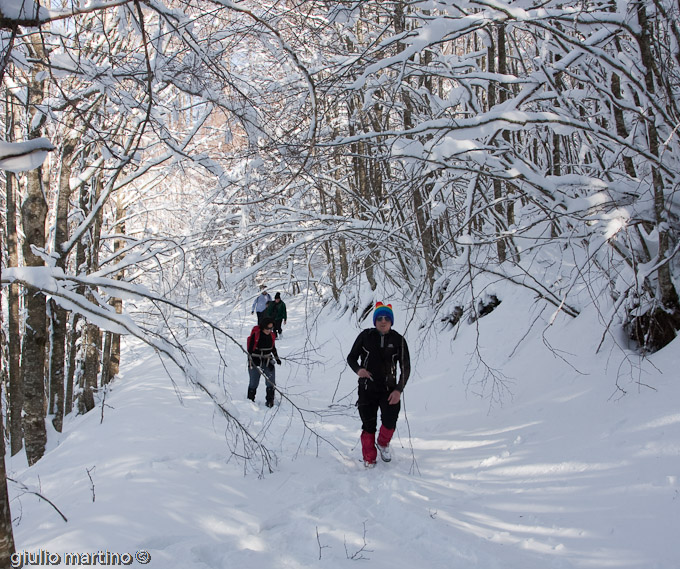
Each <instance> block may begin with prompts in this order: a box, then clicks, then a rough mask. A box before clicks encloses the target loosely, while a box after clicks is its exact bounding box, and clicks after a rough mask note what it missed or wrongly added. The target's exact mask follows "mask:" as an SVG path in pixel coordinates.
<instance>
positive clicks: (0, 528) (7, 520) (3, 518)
mask: <svg viewBox="0 0 680 569" xmlns="http://www.w3.org/2000/svg"><path fill="white" fill-rule="evenodd" d="M0 357H2V356H0ZM4 440H5V436H4V432H3V428H2V409H0V441H3V445H2V453H1V456H0V567H14V566H15V565H12V554H13V553H14V552H15V547H14V533H13V531H12V514H11V511H10V507H9V493H8V492H7V470H6V468H5V445H4Z"/></svg>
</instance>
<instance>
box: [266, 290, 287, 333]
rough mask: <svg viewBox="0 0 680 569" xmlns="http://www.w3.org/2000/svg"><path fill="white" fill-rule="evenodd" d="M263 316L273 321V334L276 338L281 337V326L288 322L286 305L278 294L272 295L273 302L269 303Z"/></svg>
mask: <svg viewBox="0 0 680 569" xmlns="http://www.w3.org/2000/svg"><path fill="white" fill-rule="evenodd" d="M265 316H268V317H269V318H271V319H272V320H274V333H275V334H276V336H277V337H279V336H281V334H282V333H283V329H282V327H281V324H285V323H286V322H287V321H288V313H287V312H286V303H285V302H283V300H281V293H280V292H277V293H276V294H275V295H274V302H270V303H269V306H268V307H267V310H266V311H265Z"/></svg>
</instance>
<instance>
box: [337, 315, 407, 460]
mask: <svg viewBox="0 0 680 569" xmlns="http://www.w3.org/2000/svg"><path fill="white" fill-rule="evenodd" d="M373 324H374V325H375V328H367V329H365V330H363V331H362V332H361V333H360V334H359V336H358V337H357V339H356V340H355V341H354V345H353V346H352V349H351V351H350V352H349V355H348V356H347V363H348V364H349V367H351V368H352V370H353V371H354V373H356V374H357V375H358V376H359V399H358V401H357V408H358V410H359V416H360V417H361V429H362V432H361V450H362V453H363V457H364V466H366V467H367V468H371V467H373V466H375V461H376V458H377V456H378V453H377V452H376V448H375V445H376V442H375V433H376V430H377V426H378V409H380V419H381V422H382V424H381V425H380V432H379V434H378V451H380V458H382V460H384V461H385V462H389V461H390V460H392V456H391V454H390V441H391V440H392V435H393V434H394V430H395V429H396V427H397V418H398V417H399V410H400V409H401V393H402V391H404V387H406V382H407V381H408V378H409V375H410V373H411V360H410V356H409V352H408V345H407V344H406V340H405V339H404V337H403V336H402V335H401V334H399V333H398V332H397V331H395V330H392V325H393V324H394V313H393V312H392V305H391V304H387V305H386V304H383V303H382V302H378V303H377V304H376V306H375V310H374V311H373ZM397 365H398V366H399V368H400V370H401V375H400V377H399V380H397Z"/></svg>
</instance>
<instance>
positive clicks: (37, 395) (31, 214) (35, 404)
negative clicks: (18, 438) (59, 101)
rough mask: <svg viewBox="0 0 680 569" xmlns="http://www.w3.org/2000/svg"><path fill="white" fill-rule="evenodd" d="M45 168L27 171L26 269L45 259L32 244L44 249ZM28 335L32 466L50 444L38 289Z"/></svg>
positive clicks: (27, 423)
mask: <svg viewBox="0 0 680 569" xmlns="http://www.w3.org/2000/svg"><path fill="white" fill-rule="evenodd" d="M41 174H42V168H41V169H39V170H37V171H35V170H34V171H31V172H28V175H27V178H28V184H27V196H26V199H25V200H24V203H23V204H22V206H21V213H22V220H23V226H24V235H25V238H24V243H23V253H24V263H25V265H26V266H27V267H42V266H43V260H42V259H41V258H40V257H39V256H38V255H35V254H34V252H33V249H32V248H31V245H33V246H35V247H38V248H40V249H43V248H44V247H45V219H46V217H47V202H46V201H45V196H44V193H43V188H42V176H41ZM25 306H26V332H25V333H24V341H23V345H22V354H21V361H22V367H23V371H24V417H23V427H24V440H25V443H26V458H27V459H28V463H29V464H34V463H35V462H36V461H37V460H39V459H40V458H41V457H42V456H43V454H44V452H45V445H46V444H47V432H46V430H45V411H46V409H45V347H46V345H47V313H46V304H45V297H44V296H43V295H42V293H39V292H37V291H35V290H32V289H30V288H29V289H28V290H26V302H25Z"/></svg>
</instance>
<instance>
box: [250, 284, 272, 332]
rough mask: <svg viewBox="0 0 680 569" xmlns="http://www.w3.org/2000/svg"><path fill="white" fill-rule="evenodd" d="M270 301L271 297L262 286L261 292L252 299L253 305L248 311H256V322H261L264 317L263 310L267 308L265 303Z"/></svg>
mask: <svg viewBox="0 0 680 569" xmlns="http://www.w3.org/2000/svg"><path fill="white" fill-rule="evenodd" d="M271 301H272V297H271V296H270V295H269V293H268V292H267V289H266V288H265V287H262V292H261V293H260V294H258V295H257V298H256V299H255V300H254V301H253V307H252V308H251V309H250V313H251V314H252V313H253V312H257V323H258V324H260V323H261V322H262V318H263V317H264V311H265V310H267V303H268V302H271Z"/></svg>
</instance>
